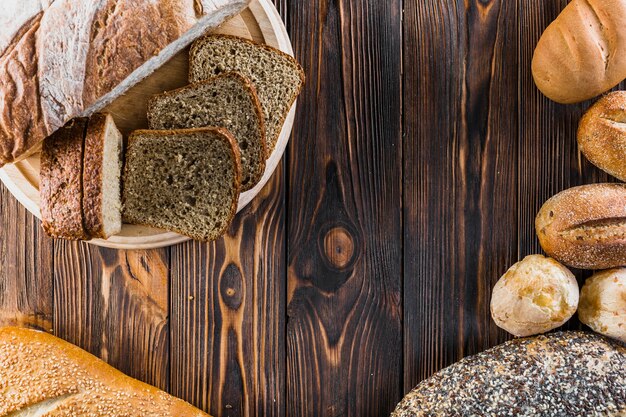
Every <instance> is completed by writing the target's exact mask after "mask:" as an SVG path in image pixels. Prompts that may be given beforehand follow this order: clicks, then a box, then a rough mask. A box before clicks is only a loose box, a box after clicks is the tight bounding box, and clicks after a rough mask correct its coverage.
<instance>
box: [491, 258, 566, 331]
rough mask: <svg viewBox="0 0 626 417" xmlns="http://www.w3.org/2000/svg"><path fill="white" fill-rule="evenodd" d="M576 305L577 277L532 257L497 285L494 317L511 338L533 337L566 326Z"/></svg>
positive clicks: (548, 262)
mask: <svg viewBox="0 0 626 417" xmlns="http://www.w3.org/2000/svg"><path fill="white" fill-rule="evenodd" d="M577 306H578V283H577V282H576V278H575V277H574V274H572V273H571V272H570V270H569V269H567V268H566V267H564V266H563V265H561V264H560V263H558V262H557V261H555V260H554V259H550V258H546V257H545V256H542V255H529V256H527V257H525V258H524V259H523V260H521V261H519V262H518V263H516V264H515V265H513V266H512V267H511V268H509V270H508V271H506V273H505V274H504V275H503V276H502V278H500V280H499V281H498V282H497V283H496V285H495V287H494V288H493V293H492V296H491V317H493V320H494V321H495V322H496V324H497V325H498V327H501V328H503V329H504V330H506V331H507V332H509V333H511V334H512V335H515V336H531V335H535V334H539V333H545V332H547V331H549V330H552V329H555V328H557V327H559V326H561V325H563V324H564V323H565V322H566V321H567V320H569V319H570V318H571V317H572V316H573V315H574V313H575V312H576V307H577Z"/></svg>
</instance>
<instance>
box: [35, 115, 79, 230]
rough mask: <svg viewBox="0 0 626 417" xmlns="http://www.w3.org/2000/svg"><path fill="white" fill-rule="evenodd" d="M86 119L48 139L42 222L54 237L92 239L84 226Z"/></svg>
mask: <svg viewBox="0 0 626 417" xmlns="http://www.w3.org/2000/svg"><path fill="white" fill-rule="evenodd" d="M86 125H87V119H74V120H73V121H71V122H69V123H68V124H67V125H65V126H64V127H63V128H61V129H59V130H58V131H57V132H56V133H55V134H53V135H52V136H50V137H48V138H47V139H46V140H45V141H44V143H43V147H42V152H41V170H40V196H41V220H42V225H43V229H44V231H45V232H46V233H47V234H48V235H49V236H51V237H55V238H63V239H69V240H85V239H89V234H88V233H87V231H86V230H85V227H84V218H83V210H82V196H83V153H84V152H83V145H84V144H83V138H84V135H85V127H86Z"/></svg>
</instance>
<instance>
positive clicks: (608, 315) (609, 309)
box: [578, 268, 626, 343]
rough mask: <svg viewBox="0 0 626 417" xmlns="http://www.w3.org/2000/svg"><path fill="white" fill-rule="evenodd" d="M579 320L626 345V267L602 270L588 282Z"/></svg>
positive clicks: (581, 299)
mask: <svg viewBox="0 0 626 417" xmlns="http://www.w3.org/2000/svg"><path fill="white" fill-rule="evenodd" d="M578 318H579V319H580V321H581V322H583V323H585V324H586V325H587V326H589V327H590V328H591V329H592V330H593V331H595V332H598V333H600V334H603V335H605V336H609V337H612V338H614V339H617V340H620V341H622V342H624V343H626V268H620V269H610V270H608V271H601V272H598V273H596V274H594V275H592V276H591V277H590V278H589V279H587V281H585V285H583V288H582V290H581V292H580V308H579V309H578Z"/></svg>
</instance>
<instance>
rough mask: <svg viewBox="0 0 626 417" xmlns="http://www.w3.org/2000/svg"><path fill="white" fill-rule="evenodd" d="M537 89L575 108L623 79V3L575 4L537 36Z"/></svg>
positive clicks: (586, 0)
mask: <svg viewBox="0 0 626 417" xmlns="http://www.w3.org/2000/svg"><path fill="white" fill-rule="evenodd" d="M532 71H533V77H534V79H535V83H536V84H537V87H538V88H539V90H541V92H542V93H543V94H545V95H546V96H548V98H550V99H552V100H554V101H557V102H559V103H577V102H580V101H584V100H587V99H590V98H593V97H595V96H597V95H600V94H602V93H604V92H605V91H608V90H610V89H611V88H612V87H614V86H616V85H617V84H619V82H620V81H622V80H623V79H624V78H626V1H624V0H573V1H572V2H571V3H569V4H568V5H567V7H565V9H563V11H562V12H561V14H560V15H559V16H558V17H557V18H556V20H554V22H552V23H551V24H550V26H548V27H547V29H546V30H545V31H544V32H543V35H541V38H540V39H539V43H538V44H537V48H536V49H535V53H534V56H533V61H532Z"/></svg>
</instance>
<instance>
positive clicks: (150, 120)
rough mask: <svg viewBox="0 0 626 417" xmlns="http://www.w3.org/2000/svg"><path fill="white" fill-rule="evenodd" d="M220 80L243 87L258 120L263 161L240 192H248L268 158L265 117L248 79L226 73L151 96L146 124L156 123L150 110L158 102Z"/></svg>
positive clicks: (232, 73)
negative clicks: (224, 79)
mask: <svg viewBox="0 0 626 417" xmlns="http://www.w3.org/2000/svg"><path fill="white" fill-rule="evenodd" d="M221 78H235V79H237V80H238V81H239V82H240V83H241V84H242V85H243V87H244V89H245V90H247V91H248V94H249V95H250V99H251V100H252V102H253V104H254V111H255V113H256V117H257V119H258V120H259V129H260V130H261V147H262V152H263V159H262V160H261V161H260V162H259V166H258V167H257V170H256V172H254V173H253V174H254V176H253V177H252V179H251V180H250V183H249V185H248V186H247V187H242V189H241V191H242V192H243V191H248V190H250V189H252V188H254V186H255V185H256V184H257V183H258V182H259V181H260V180H261V178H262V177H263V174H264V173H265V163H266V160H267V159H268V158H269V156H270V155H269V150H268V146H267V141H266V136H265V135H266V130H265V117H263V110H262V108H261V102H260V101H259V97H258V95H257V92H256V88H255V87H254V84H252V82H251V81H250V79H248V77H246V76H244V75H243V74H241V73H239V72H236V71H228V72H224V73H222V74H219V75H217V76H215V77H212V78H209V79H207V80H204V81H198V82H196V83H191V84H190V85H187V86H185V87H181V88H177V89H176V90H171V91H166V92H164V93H162V94H156V95H154V96H152V97H151V98H150V100H149V101H148V124H149V125H150V126H151V127H152V125H153V124H155V123H156V121H155V120H154V119H155V116H154V112H153V110H152V109H153V108H154V105H155V103H156V102H157V101H158V100H162V99H163V98H165V97H172V96H176V95H177V94H178V93H180V92H182V91H186V90H189V89H194V88H197V87H198V86H200V85H203V84H211V83H214V82H216V81H217V80H219V79H221Z"/></svg>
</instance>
